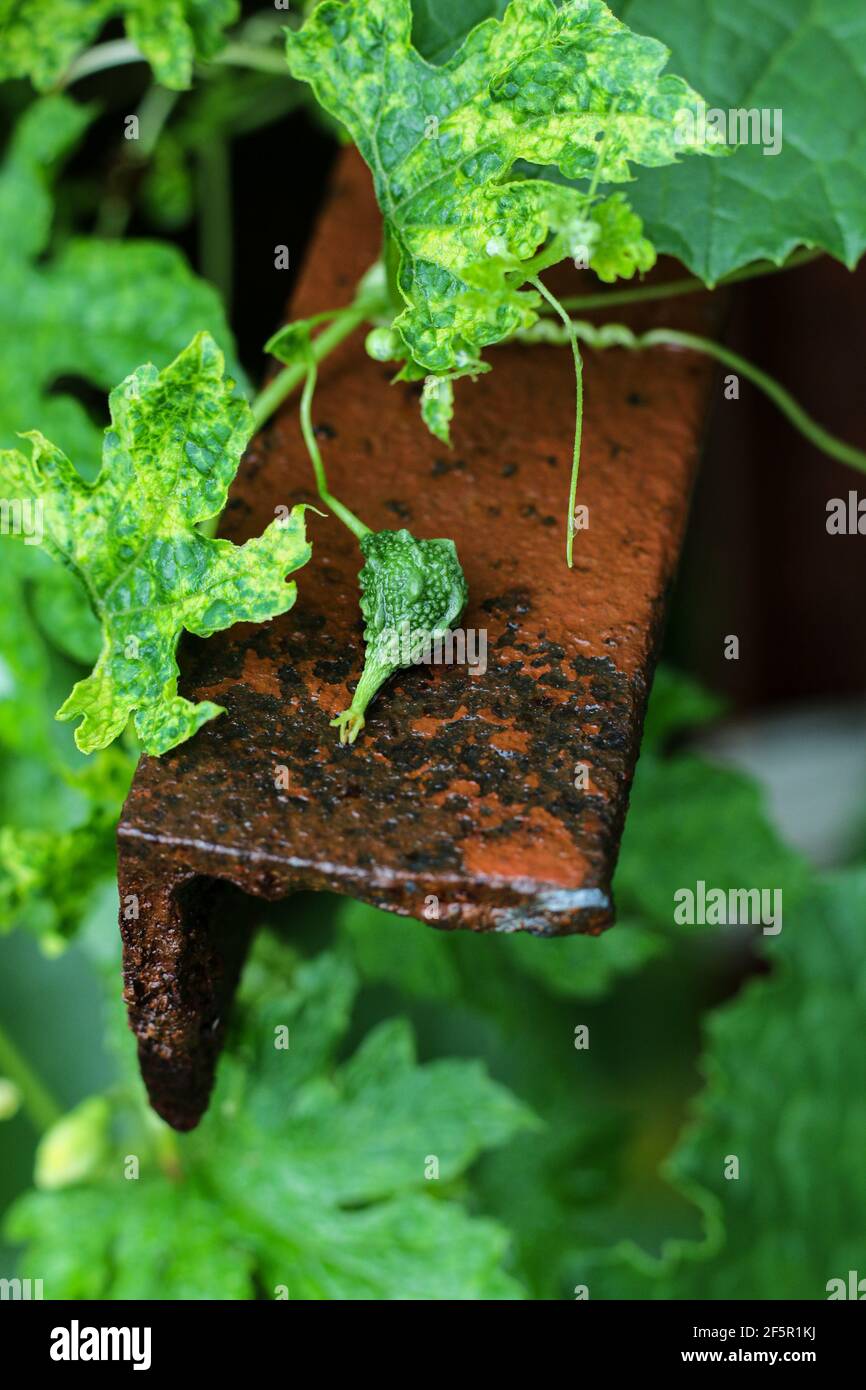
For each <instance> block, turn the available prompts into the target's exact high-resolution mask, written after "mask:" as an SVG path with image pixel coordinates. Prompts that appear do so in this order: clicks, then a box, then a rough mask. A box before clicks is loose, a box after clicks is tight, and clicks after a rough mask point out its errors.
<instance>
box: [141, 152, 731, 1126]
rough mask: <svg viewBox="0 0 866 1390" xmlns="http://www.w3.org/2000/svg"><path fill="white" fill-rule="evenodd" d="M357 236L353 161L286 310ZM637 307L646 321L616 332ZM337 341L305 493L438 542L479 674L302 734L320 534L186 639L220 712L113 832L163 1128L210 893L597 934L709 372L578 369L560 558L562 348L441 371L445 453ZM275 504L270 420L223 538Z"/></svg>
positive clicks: (281, 488)
mask: <svg viewBox="0 0 866 1390" xmlns="http://www.w3.org/2000/svg"><path fill="white" fill-rule="evenodd" d="M378 235H379V232H378V214H377V212H376V209H375V205H374V203H373V199H372V195H371V193H370V189H369V180H368V177H367V174H366V172H365V171H364V169H363V167H362V166H361V164H360V162H359V160H358V158H357V156H355V155H354V154H353V153H347V154H346V155H344V156H343V157H342V160H341V162H340V164H339V166H338V172H337V174H336V177H335V180H334V182H333V186H332V190H331V193H330V197H329V201H328V203H327V206H326V207H325V209H324V211H323V214H322V216H321V218H320V222H319V225H318V230H317V233H316V235H315V237H314V240H313V244H312V248H311V250H310V254H309V258H308V261H307V265H306V269H305V271H304V273H303V275H302V277H301V280H300V283H299V286H298V289H297V293H296V295H295V297H294V301H293V303H292V306H291V310H292V315H293V316H301V315H304V314H309V313H312V312H315V311H316V310H318V309H321V308H325V307H333V306H335V305H339V304H341V303H346V302H348V300H349V299H350V297H351V294H352V292H353V288H354V286H355V283H356V282H357V280H358V279H359V278H360V276H361V274H362V273H363V271H364V270H365V269H366V268H367V266H368V265H369V264H370V262H371V261H372V260H373V259H375V256H376V254H377V249H378ZM572 279H573V280H575V279H576V277H574V276H573V277H572ZM568 288H571V289H574V285H573V284H572V285H570V286H568ZM662 313H663V314H664V315H665V318H666V319H667V320H668V321H671V319H672V316H671V313H670V310H669V309H663V310H662ZM708 313H709V310H708V307H707V304H706V302H705V301H703V300H701V299H697V300H695V299H693V300H691V301H690V302H689V303H688V304H687V305H685V306H683V307H681V308H680V309H679V310H678V312H677V315H676V316H674V319H673V321H674V322H676V323H677V325H678V326H683V327H690V328H692V329H693V330H694V329H697V330H706V328H707V316H708ZM658 316H659V310H658V308H657V307H656V306H653V307H652V308H645V309H644V310H643V311H642V313H641V315H640V316H639V317H635V316H632V317H631V319H630V321H631V322H632V323H633V324H635V326H641V327H643V326H650V325H651V324H652V323H653V322H656V321H658ZM362 338H363V335H362V334H361V333H359V334H357V335H356V336H355V337H354V338H353V339H352V340H351V341H349V342H347V343H346V344H344V345H343V346H342V347H341V348H340V349H339V350H338V351H337V352H336V354H335V355H334V356H333V357H332V358H329V359H328V360H327V362H326V363H325V364H324V366H323V368H322V371H321V375H320V383H319V388H318V392H317V396H316V402H315V421H316V425H317V429H318V431H319V435H320V438H321V443H322V448H323V452H324V455H325V458H326V462H327V467H328V471H329V476H330V479H331V483H332V486H333V488H334V491H335V492H336V494H337V495H338V496H340V497H341V498H342V499H343V500H344V501H345V502H346V503H347V505H348V506H350V507H351V508H352V509H353V510H354V511H356V512H357V513H359V514H360V515H361V516H363V517H364V519H365V521H366V522H367V523H368V524H369V525H371V526H373V527H376V528H379V527H390V528H399V527H400V526H403V525H405V526H408V527H409V528H410V529H411V530H412V531H413V533H414V534H416V535H417V536H419V537H423V536H452V537H454V539H455V540H456V543H457V547H458V551H459V554H460V557H461V560H462V562H463V566H464V569H465V572H466V576H467V579H468V582H469V588H470V603H469V608H468V610H467V613H466V615H465V617H464V619H463V622H464V624H465V626H466V627H467V628H473V629H477V630H483V631H485V632H486V635H487V651H488V655H487V660H488V667H487V671H486V673H485V674H484V675H480V674H477V675H472V674H470V673H469V672H468V671H467V669H466V667H465V666H439V667H435V668H426V667H420V668H416V669H413V670H411V671H406V672H402V673H401V674H400V675H399V676H398V678H397V679H395V681H394V682H393V683H392V684H391V686H389V687H387V688H386V690H385V691H384V692H383V694H382V695H381V696H380V698H379V699H378V701H377V702H376V704H375V705H374V706H373V708H372V710H371V711H370V714H369V717H368V720H367V726H366V728H365V730H364V732H363V734H362V735H361V738H360V739H359V741H358V742H357V743H356V744H355V745H354V746H353V747H341V746H340V745H339V743H338V742H337V740H336V736H335V731H334V730H332V729H330V728H329V727H328V721H329V719H330V718H331V717H332V716H333V715H334V714H335V713H337V712H338V711H339V710H341V709H342V708H344V707H345V705H346V704H347V703H348V702H349V699H350V690H351V688H352V683H353V682H354V681H356V680H357V678H358V676H359V674H360V670H361V665H362V659H363V648H362V641H361V621H360V615H359V610H358V599H357V573H358V569H359V567H360V554H359V551H358V548H357V544H356V542H355V541H354V539H353V537H352V536H350V535H349V533H348V532H347V531H346V530H345V529H344V527H343V526H342V525H341V524H340V523H339V522H337V521H336V520H335V519H334V518H331V517H329V518H327V519H319V518H318V517H315V516H312V517H311V518H310V531H311V533H312V539H313V547H314V549H313V560H312V562H311V564H310V565H309V566H308V567H307V568H306V569H305V570H303V571H302V572H301V573H300V575H299V576H298V579H299V584H298V589H299V597H298V602H297V604H296V606H295V608H294V609H293V610H292V612H290V613H288V614H287V615H285V616H284V617H282V618H279V619H277V620H276V621H274V622H272V623H270V624H268V625H266V626H263V627H257V628H253V627H248V626H243V627H238V628H235V629H234V630H232V631H231V632H229V633H226V634H221V635H218V636H216V637H213V638H212V639H210V640H209V641H208V642H207V643H203V642H198V641H195V640H190V642H189V643H188V644H187V645H186V647H185V650H184V657H183V666H184V672H185V681H184V688H185V693H187V694H189V695H190V696H191V697H193V698H196V699H203V698H208V699H213V700H217V701H218V702H219V703H221V704H223V705H225V706H226V708H227V710H228V713H227V714H226V715H224V716H223V717H222V718H220V719H218V720H217V721H215V722H214V723H211V724H209V725H208V726H207V727H206V728H205V729H204V730H202V731H201V732H200V733H199V734H198V735H197V736H196V737H195V738H194V739H193V740H192V741H191V742H190V743H187V744H184V745H183V746H182V747H181V748H178V749H176V750H175V751H173V752H172V753H170V754H168V755H167V756H165V757H163V758H161V759H159V760H155V759H148V758H145V759H143V760H142V763H141V765H140V767H139V770H138V773H137V776H136V778H135V782H134V785H133V788H132V791H131V793H130V796H129V799H128V801H127V804H126V807H125V811H124V815H123V819H122V822H121V825H120V829H119V863H120V868H119V873H120V889H121V894H122V896H123V897H124V898H126V897H127V896H129V895H134V896H135V898H136V899H137V900H138V903H139V915H138V917H137V918H134V917H133V918H132V919H131V920H124V921H122V924H121V926H122V931H123V936H124V947H125V956H124V962H125V997H126V1000H127V1004H128V1006H129V1013H130V1022H131V1025H132V1027H133V1028H134V1030H135V1032H136V1034H137V1036H138V1041H139V1052H140V1059H141V1065H142V1071H143V1074H144V1078H145V1081H146V1083H147V1085H148V1089H149V1092H150V1096H151V1100H152V1102H153V1105H154V1107H155V1109H156V1110H158V1111H159V1113H160V1114H162V1115H163V1116H164V1117H165V1118H166V1119H167V1120H168V1121H169V1123H171V1124H173V1125H175V1126H176V1127H177V1128H181V1129H183V1128H190V1127H191V1126H193V1125H194V1124H196V1123H197V1122H198V1119H199V1118H200V1116H201V1113H202V1112H203V1110H204V1108H205V1106H206V1103H207V1096H208V1092H209V1088H210V1084H211V1079H212V1074H213V1067H214V1062H215V1058H216V1055H217V1051H218V1048H219V1044H220V1041H221V1036H222V1030H223V1024H224V1019H225V1013H226V1007H227V997H228V995H229V994H230V993H231V983H232V980H233V978H234V975H235V973H236V970H237V961H235V962H234V963H229V962H228V961H227V957H226V951H225V949H224V946H223V945H220V944H219V942H220V937H219V933H218V931H217V929H216V927H215V926H214V925H213V923H214V916H215V914H214V912H213V911H209V910H208V905H207V901H206V896H207V895H206V894H205V893H204V891H203V890H204V886H205V885H206V884H208V883H212V881H213V880H223V881H227V882H229V883H231V884H234V885H236V886H237V887H239V888H240V889H242V890H243V891H244V892H245V893H247V894H252V895H255V896H258V897H261V898H266V899H276V898H282V897H285V896H287V895H289V894H291V893H294V892H296V891H298V890H300V889H314V890H322V889H329V890H332V891H334V892H337V893H344V894H350V895H352V896H353V897H356V898H360V899H363V900H365V901H366V902H369V903H373V904H375V905H376V906H378V907H382V908H386V909H388V910H389V911H392V912H396V913H402V914H406V915H408V916H412V917H423V916H424V908H425V902H426V901H427V900H428V899H429V898H431V897H435V899H436V900H437V902H438V909H439V918H438V923H437V925H439V926H440V927H443V926H444V927H446V928H454V927H468V928H471V929H474V930H479V931H487V930H499V931H514V930H530V931H534V932H540V933H548V934H560V933H567V932H577V931H579V932H592V933H596V932H598V931H600V930H602V929H603V928H604V927H605V926H607V925H608V924H609V923H610V921H611V919H612V912H613V906H612V900H611V878H612V875H613V870H614V866H615V862H616V856H617V850H618V846H619V839H620V834H621V831H622V826H623V820H624V817H625V812H626V805H627V800H628V792H629V787H630V784H631V779H632V775H633V772H634V768H635V763H636V760H637V756H638V747H639V739H640V731H641V725H642V720H643V714H644V708H645V703H646V698H647V693H648V689H649V685H650V681H651V677H652V669H653V663H654V660H655V656H656V652H657V647H658V642H659V637H660V630H661V624H662V618H663V613H664V606H665V598H666V595H667V591H668V587H669V584H670V582H671V577H672V574H673V571H674V567H675V564H676V560H677V556H678V553H679V548H680V542H681V538H682V533H683V528H684V525H685V520H686V514H687V508H688V497H689V492H690V488H691V482H692V477H693V470H694V467H695V463H696V458H697V453H698V443H699V437H700V433H701V427H702V422H703V419H704V416H705V413H706V408H707V403H708V396H709V391H710V384H711V380H712V373H711V369H710V368H709V366H708V365H707V364H706V363H705V362H704V361H702V360H701V359H699V358H698V357H696V356H695V355H693V354H690V353H671V352H664V351H662V352H657V353H652V354H643V355H632V354H629V353H626V352H623V351H612V352H608V353H607V354H604V355H596V354H592V353H589V354H587V359H588V360H587V362H586V402H587V404H586V417H585V422H584V454H583V464H582V475H581V484H580V493H579V500H580V502H581V503H583V504H584V505H585V506H586V507H587V509H588V518H589V525H588V527H587V529H585V530H582V531H581V532H580V533H579V534H578V536H577V540H576V547H575V560H576V562H575V568H574V569H573V570H572V571H569V570H568V569H567V568H566V566H565V562H564V553H563V552H564V511H565V504H566V499H567V493H568V475H569V468H570V453H571V436H572V430H573V408H574V380H573V374H572V367H571V361H570V354H569V353H568V352H567V351H564V350H561V349H557V348H546V347H545V348H540V347H531V348H529V347H520V346H514V347H508V348H503V349H497V350H496V351H495V352H494V353H491V354H490V355H491V357H492V358H494V359H495V369H494V371H493V372H491V373H490V375H489V376H487V377H482V378H481V379H480V380H479V381H478V382H477V383H475V384H472V383H469V382H460V383H458V384H457V391H456V415H455V428H454V448H453V450H451V451H449V450H448V449H446V448H445V447H444V446H442V445H441V444H439V443H438V442H437V441H436V440H435V439H433V438H432V437H431V436H429V435H428V434H427V433H426V431H425V430H424V428H423V427H422V425H421V423H420V420H419V399H418V398H419V388H418V387H417V386H414V385H408V384H401V385H391V384H389V377H390V372H389V370H388V368H387V367H385V366H383V365H381V364H377V363H375V362H373V361H371V360H370V359H369V358H368V357H367V356H366V355H365V353H364V348H363V341H362ZM299 500H309V501H313V500H314V493H313V491H312V488H311V476H310V469H309V463H308V461H307V458H306V455H305V452H304V449H303V446H302V443H301V440H300V435H299V431H298V426H297V412H296V407H295V406H293V405H288V406H287V407H286V408H285V409H284V410H283V411H282V412H281V413H280V415H279V417H278V418H277V419H276V420H275V422H274V423H273V425H272V426H271V427H270V428H269V429H268V430H266V431H265V432H264V433H263V434H262V435H260V436H259V437H258V438H257V439H256V440H255V441H254V442H253V444H252V446H251V448H250V450H249V452H248V455H247V457H246V460H245V462H244V465H243V467H242V469H241V472H240V475H239V478H238V480H237V483H236V485H235V488H234V490H233V492H232V496H231V499H230V503H229V507H228V509H227V512H226V514H225V516H224V519H223V534H225V535H228V536H230V537H231V538H232V539H233V540H236V541H239V542H240V541H243V540H245V539H246V538H247V537H248V536H250V535H251V534H253V533H255V532H257V531H258V530H259V529H261V528H263V527H264V526H265V525H266V524H267V523H268V522H269V521H270V520H271V519H272V518H273V516H274V512H275V508H277V507H279V506H280V505H283V504H286V505H290V504H293V503H295V502H297V501H299ZM578 764H585V765H586V766H587V768H588V777H589V785H588V786H587V787H586V788H584V789H581V788H580V787H578V786H576V785H575V781H576V766H577V765H578ZM281 768H285V769H287V773H288V786H287V787H283V786H281V785H280V784H281V782H283V781H284V780H285V775H284V774H281V773H280V769H281ZM577 780H578V781H579V780H580V779H579V777H578V778H577ZM217 915H218V914H217ZM223 941H224V934H223Z"/></svg>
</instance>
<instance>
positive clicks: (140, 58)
mask: <svg viewBox="0 0 866 1390" xmlns="http://www.w3.org/2000/svg"><path fill="white" fill-rule="evenodd" d="M146 62H147V59H146V58H145V56H144V54H143V53H142V51H141V49H140V48H136V46H135V44H134V43H131V42H130V40H129V39H109V41H108V42H107V43H98V44H95V45H94V46H93V48H88V49H86V50H85V51H84V53H79V55H78V57H77V58H74V59H73V61H72V62H71V63H70V65H69V67H68V68H67V70H66V73H65V75H64V77H63V79H62V81H61V83H60V85H61V86H62V87H71V86H72V84H73V82H80V80H81V78H82V77H91V76H92V75H93V74H94V73H95V72H105V71H106V70H107V69H108V68H120V67H124V66H125V65H126V64H127V63H146Z"/></svg>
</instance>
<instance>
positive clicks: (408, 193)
mask: <svg viewBox="0 0 866 1390" xmlns="http://www.w3.org/2000/svg"><path fill="white" fill-rule="evenodd" d="M411 27H412V11H411V7H410V4H409V0H348V3H346V4H341V3H335V0H326V3H324V4H321V5H319V6H317V8H316V9H315V10H314V11H313V13H312V14H311V16H310V17H309V18H308V19H307V21H306V23H305V24H304V26H303V28H302V29H301V30H299V31H297V32H293V33H289V34H288V35H287V39H286V51H287V58H288V63H289V68H290V70H291V72H292V74H293V76H295V77H297V78H299V79H302V80H305V81H307V82H309V83H310V84H311V85H312V87H313V89H314V91H315V93H316V96H317V97H318V99H319V102H320V103H321V104H322V105H323V106H324V107H325V109H326V110H327V111H329V112H330V113H331V114H332V115H334V116H336V117H337V118H338V119H339V120H340V121H341V122H342V123H343V124H344V125H345V126H346V128H347V129H348V131H349V134H350V135H351V137H352V139H353V140H354V141H355V143H356V144H357V146H358V148H359V150H360V151H361V154H362V155H363V156H364V158H365V160H366V161H367V163H368V165H369V166H370V168H371V170H372V173H373V182H374V186H375V189H376V196H377V198H378V201H379V205H380V207H381V209H382V214H383V217H384V221H385V232H386V242H390V243H392V244H393V246H394V247H395V248H396V253H397V261H398V268H397V275H396V279H397V285H398V288H399V293H400V296H401V298H402V300H403V302H404V303H405V306H406V307H405V308H404V309H403V311H402V312H401V313H400V314H399V316H398V318H397V319H396V321H395V325H394V326H395V328H396V329H397V330H398V331H399V333H400V335H401V337H402V339H403V342H404V344H405V348H406V355H407V357H408V358H409V359H410V363H409V365H410V369H411V370H410V374H413V375H417V374H418V371H419V370H420V371H421V373H422V374H423V372H424V371H431V372H436V373H440V374H444V373H448V372H451V371H453V370H455V369H465V368H467V367H469V366H471V365H472V364H473V363H476V362H477V359H478V355H479V353H480V352H481V351H482V349H483V348H485V347H488V346H490V345H491V344H493V343H497V342H500V341H501V340H502V339H504V338H506V337H509V336H510V335H511V334H513V333H515V332H516V331H517V330H519V329H521V328H525V327H527V326H528V325H529V324H530V323H532V322H533V321H534V319H535V317H536V309H537V304H538V299H537V295H536V294H535V293H534V292H525V291H521V289H520V286H521V284H523V283H524V282H525V280H526V278H527V274H528V273H530V272H529V271H528V269H527V266H528V263H530V262H531V261H532V260H533V257H535V255H536V253H537V252H538V250H539V248H540V247H542V246H543V245H544V244H545V243H546V242H548V239H549V238H551V239H552V244H553V245H554V246H555V248H556V254H553V255H551V250H550V246H548V247H547V248H546V250H545V257H546V261H545V263H547V264H550V263H552V261H554V260H557V259H562V258H563V257H564V256H566V255H569V254H574V251H575V247H576V246H578V245H580V236H581V231H582V229H583V228H584V227H585V224H586V220H587V218H588V216H589V213H590V208H591V205H592V194H594V189H595V185H596V184H597V183H598V182H622V181H624V180H627V179H629V178H630V177H631V165H632V164H633V163H637V164H646V165H651V166H655V165H662V164H666V163H669V162H671V161H674V160H675V159H676V158H677V157H678V155H679V154H683V153H707V152H709V153H713V152H715V150H716V149H717V147H716V146H714V145H713V144H711V143H709V144H708V143H702V142H699V141H698V140H697V139H692V138H691V136H689V134H688V131H687V130H685V128H684V127H683V126H682V125H681V124H678V122H679V118H680V117H681V116H682V114H683V113H684V112H689V111H694V110H695V109H696V103H697V101H698V98H697V95H696V93H695V92H693V91H692V90H691V88H690V87H688V86H687V84H686V83H685V82H683V81H682V79H680V78H678V77H674V76H671V75H667V76H663V75H662V70H663V68H664V66H665V63H666V61H667V57H668V53H667V50H666V49H665V48H664V46H663V45H662V44H660V43H658V42H657V41H656V40H654V39H648V38H642V37H640V36H639V35H636V34H633V33H632V32H631V31H630V30H629V29H627V28H626V27H625V25H623V24H621V23H620V22H619V21H618V20H617V19H615V18H614V16H613V15H612V14H611V12H610V10H609V9H608V8H607V6H606V5H605V4H603V3H602V0H568V3H566V4H563V5H562V6H559V7H557V6H556V5H554V4H553V3H552V0H512V3H511V4H510V5H509V6H508V9H507V10H506V11H505V14H504V16H503V18H502V20H501V21H500V20H497V19H495V18H489V19H486V20H484V21H483V22H482V23H481V24H479V25H477V27H476V28H474V29H473V30H472V31H471V33H470V34H469V35H468V36H467V38H466V39H465V41H464V42H463V44H462V45H461V46H460V48H459V49H458V51H457V52H456V53H455V54H453V55H452V56H451V57H450V58H449V59H448V60H447V62H445V63H444V64H442V65H441V66H439V67H436V66H432V65H431V64H430V63H428V62H427V61H425V59H424V58H422V57H421V55H420V53H419V52H418V51H417V50H416V49H415V48H414V47H413V46H412V40H411ZM684 131H685V133H684ZM518 161H530V162H532V163H535V164H537V165H546V166H555V167H556V168H557V169H558V170H559V171H560V172H561V174H563V175H564V176H565V177H566V178H569V179H575V180H587V181H590V187H589V189H587V190H585V191H579V190H578V189H576V188H572V187H568V186H566V185H565V184H562V183H559V184H557V183H554V182H552V181H550V180H546V179H542V178H526V177H523V176H522V175H521V174H520V173H519V172H517V171H515V165H516V164H517V163H518ZM609 220H611V221H612V222H613V223H614V224H615V233H616V239H617V242H618V243H619V244H620V251H619V252H618V253H617V252H614V253H613V254H606V253H604V251H603V249H602V248H601V246H600V256H601V259H600V264H602V265H603V266H604V269H605V272H606V273H607V274H610V273H611V272H612V271H613V270H614V269H615V268H616V267H617V266H618V265H619V264H621V263H622V261H623V259H625V260H626V262H629V261H630V262H631V269H632V270H634V268H635V267H638V268H645V267H646V265H647V264H648V263H649V249H648V244H647V243H646V242H642V243H641V246H640V250H639V251H637V252H636V251H635V243H636V241H637V238H636V237H635V235H634V231H633V228H629V235H628V241H629V244H630V248H631V249H630V251H629V252H628V253H627V254H626V255H625V257H623V253H622V249H621V245H622V240H623V220H622V213H621V212H620V211H619V210H617V211H615V212H614V213H613V214H611V215H609ZM592 263H593V262H592V260H591V261H590V264H592Z"/></svg>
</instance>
